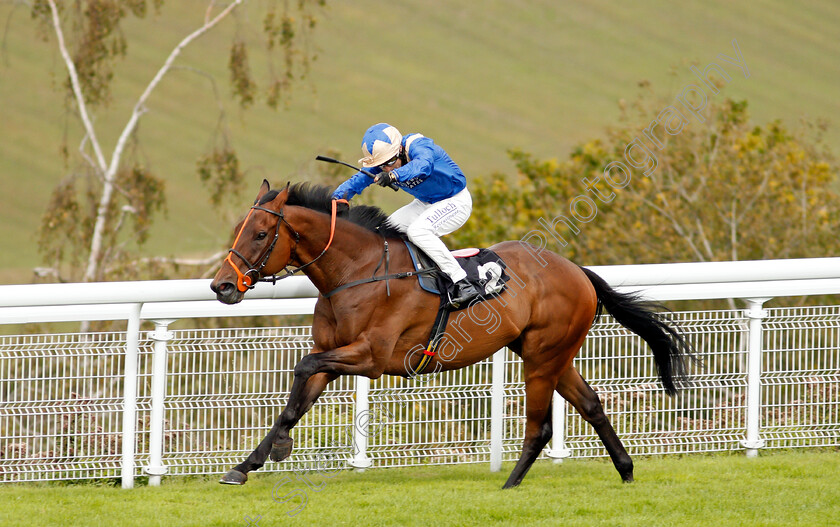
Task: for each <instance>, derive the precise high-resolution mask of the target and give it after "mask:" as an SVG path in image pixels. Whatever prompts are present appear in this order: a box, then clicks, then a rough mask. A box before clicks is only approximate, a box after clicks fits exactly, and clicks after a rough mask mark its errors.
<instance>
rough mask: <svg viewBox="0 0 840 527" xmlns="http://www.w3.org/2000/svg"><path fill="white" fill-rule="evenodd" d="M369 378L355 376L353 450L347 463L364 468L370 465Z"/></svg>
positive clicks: (360, 468) (357, 467)
mask: <svg viewBox="0 0 840 527" xmlns="http://www.w3.org/2000/svg"><path fill="white" fill-rule="evenodd" d="M369 393H370V379H368V378H367V377H364V376H362V375H357V376H356V404H355V408H354V410H353V431H352V433H351V437H352V439H353V452H352V454H351V456H350V461H349V462H348V463H349V465H350V466H351V467H353V468H356V469H359V470H364V469H366V468H369V467H370V465H371V462H370V458H369V457H368V455H367V448H368V432H369V430H370V399H369V397H368V394H369Z"/></svg>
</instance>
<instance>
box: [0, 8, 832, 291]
mask: <svg viewBox="0 0 840 527" xmlns="http://www.w3.org/2000/svg"><path fill="white" fill-rule="evenodd" d="M205 5H206V2H203V1H197V0H184V1H179V2H166V3H165V4H164V7H163V11H162V14H161V16H160V17H159V18H156V19H154V20H146V21H141V22H136V23H132V24H131V25H129V27H128V28H127V34H128V39H129V50H128V57H127V58H126V60H124V61H123V62H122V63H121V64H120V66H119V69H118V71H117V73H116V75H117V78H118V82H117V84H116V85H115V91H114V102H113V104H112V105H111V106H110V108H109V109H108V111H107V112H99V113H98V114H97V115H96V123H97V128H98V132H99V134H100V139H101V140H102V142H103V143H104V144H105V145H107V148H113V145H114V142H115V139H116V135H117V133H118V131H119V130H121V128H122V127H123V126H124V124H125V121H126V120H127V118H128V116H129V113H130V111H131V108H132V106H133V104H134V101H135V100H136V98H137V96H138V95H139V94H140V92H141V91H142V89H143V88H144V87H145V85H146V84H147V83H148V81H149V80H150V79H151V77H152V76H153V75H154V73H155V71H156V70H157V68H159V67H160V65H161V64H162V62H163V60H164V58H165V57H166V55H167V54H168V53H169V51H170V50H171V49H172V47H173V46H174V45H175V44H176V43H177V42H178V41H179V40H180V39H181V38H182V37H183V36H184V35H186V34H187V33H188V32H189V31H190V30H192V29H193V28H195V27H197V26H198V25H199V24H200V21H201V19H202V17H203V13H204V11H203V7H204V6H205ZM246 15H248V16H250V17H251V18H252V19H253V20H254V21H256V20H258V18H257V15H256V13H255V12H254V13H246ZM0 20H2V22H3V24H2V27H4V28H5V30H4V34H3V45H2V50H0V53H1V54H0V122H2V124H3V126H2V127H0V217H1V218H2V220H3V221H2V222H0V241H2V247H3V250H2V252H0V270H2V272H0V282H5V283H9V282H25V281H28V280H29V279H30V276H31V272H30V271H29V269H30V268H31V267H33V266H35V265H39V264H40V262H39V261H38V255H37V251H36V240H37V236H36V228H37V225H38V221H39V218H40V216H41V214H42V213H43V211H44V207H45V205H46V201H47V198H48V195H49V191H50V189H51V188H52V187H53V186H54V185H55V184H56V182H57V181H58V180H59V178H60V177H61V176H62V175H63V174H64V173H66V172H67V171H68V170H73V169H76V168H77V167H64V166H63V165H62V160H61V157H60V155H59V151H58V148H59V144H60V141H61V138H62V137H63V136H64V135H65V134H67V135H68V136H69V137H70V138H71V140H70V147H71V148H76V147H77V145H78V144H79V141H80V139H81V136H80V135H79V129H78V125H77V124H76V122H75V121H74V120H73V118H72V117H71V116H68V115H65V113H64V110H63V104H62V97H63V95H62V94H61V93H60V92H59V90H58V89H57V85H58V84H59V83H61V82H63V79H64V70H63V63H62V62H61V60H60V57H59V55H58V52H57V49H56V47H55V45H54V43H43V42H41V41H40V40H38V38H37V34H38V33H37V31H36V27H35V24H34V23H33V22H32V20H31V19H30V17H29V13H28V10H27V8H25V7H20V8H14V7H13V6H12V5H10V4H9V3H2V4H0ZM234 31H235V24H234V23H232V21H228V22H226V23H225V25H224V27H222V28H221V31H216V32H215V33H211V34H210V35H207V36H205V37H203V38H202V39H200V40H199V41H197V42H195V43H194V44H193V45H192V46H191V47H190V48H188V49H187V51H186V53H185V54H184V55H183V56H182V57H181V58H180V59H179V62H178V64H179V65H182V66H189V67H191V68H200V69H202V70H205V71H209V72H216V73H217V78H219V79H221V80H222V81H223V82H224V81H225V80H226V79H227V75H226V73H225V67H226V63H227V56H226V53H225V49H226V45H227V43H228V42H229V40H230V38H231V36H232V34H233V32H234ZM255 38H256V36H255ZM733 39H737V41H738V44H739V46H740V50H741V52H742V55H743V57H744V61H745V63H746V65H747V67H748V68H749V73H750V76H749V78H745V77H744V75H743V74H742V73H741V72H740V71H738V70H737V68H736V67H735V66H732V65H730V64H726V63H725V62H722V61H721V60H720V59H718V58H717V56H718V54H719V53H723V54H726V55H729V56H734V51H733V48H732V44H731V42H732V40H733ZM316 41H317V43H318V47H319V48H320V52H319V58H318V60H317V61H316V62H315V63H314V65H313V69H312V74H311V77H310V79H309V81H307V83H306V84H301V85H298V86H297V89H296V92H295V95H294V97H293V100H292V103H291V106H290V108H289V109H288V110H280V111H278V112H273V111H270V110H266V109H264V108H262V107H257V108H254V109H251V110H249V111H247V112H244V113H242V112H239V111H237V110H231V111H230V112H231V113H230V115H229V117H230V125H231V127H232V132H233V134H234V137H235V141H236V143H235V146H236V147H237V148H238V149H239V151H240V154H241V159H242V161H243V162H244V164H245V166H246V167H247V169H248V172H247V174H248V177H249V178H250V179H252V180H253V182H252V184H251V186H252V187H253V189H254V192H256V189H257V187H258V185H259V182H260V181H261V180H262V178H264V177H265V178H268V179H269V180H270V181H272V182H274V183H276V184H280V183H282V182H285V181H287V180H289V179H291V180H293V181H295V180H302V179H304V177H305V176H304V174H306V173H307V172H311V171H312V170H313V169H314V161H312V160H313V158H314V157H315V155H317V154H319V153H324V152H325V151H327V150H328V149H336V150H338V151H340V152H341V153H342V156H343V157H344V158H345V159H346V160H349V161H352V162H355V161H356V159H358V157H359V155H358V150H359V147H358V145H359V142H360V139H361V135H362V133H363V131H364V130H365V129H366V128H367V127H368V126H369V125H370V124H373V123H375V122H379V121H388V122H390V123H392V124H394V125H396V126H397V127H398V128H400V130H402V131H403V132H404V133H406V132H411V131H419V132H422V133H423V134H425V135H427V136H430V137H432V138H434V139H435V141H436V142H437V143H438V144H440V145H442V146H443V147H444V148H446V149H447V150H448V151H449V152H450V153H451V154H452V156H453V157H454V158H455V159H456V160H457V161H458V162H459V164H461V166H462V167H464V169H465V170H466V171H467V173H468V175H470V174H474V175H477V174H486V173H488V172H491V171H510V170H511V168H512V164H511V163H510V162H509V161H508V159H507V155H506V150H507V149H509V148H512V147H520V148H523V149H524V150H526V151H530V152H533V153H534V154H536V155H538V156H540V157H563V156H565V155H567V153H568V150H569V148H570V147H571V146H572V145H574V144H575V143H577V142H580V141H583V140H585V139H588V138H591V137H593V136H598V135H599V134H601V133H602V130H603V128H604V127H605V126H606V125H609V124H610V123H613V122H614V121H615V119H616V116H617V114H618V110H617V102H618V101H619V100H620V99H622V98H623V99H632V98H633V97H634V96H635V95H636V94H637V89H638V88H637V82H638V81H639V80H642V79H646V80H650V81H651V82H652V83H653V86H654V88H655V90H656V92H657V93H658V94H660V95H662V96H664V97H667V98H673V97H675V96H677V95H678V94H679V92H680V91H681V90H682V88H683V87H684V86H685V85H687V84H689V83H693V82H698V81H697V79H696V77H694V75H693V74H692V73H691V72H690V71H689V68H688V66H689V64H690V62H691V61H696V62H697V63H698V65H699V66H700V67H701V68H702V67H703V66H705V65H706V64H708V63H710V62H717V63H718V64H720V65H722V66H724V67H726V69H727V71H728V72H729V73H730V74H731V75H732V80H731V82H730V83H729V84H728V85H727V86H726V87H725V88H724V89H723V93H722V94H721V95H720V96H721V97H722V96H731V97H739V98H747V99H748V100H749V101H750V107H751V111H752V114H753V116H754V118H755V119H756V120H757V121H758V122H764V121H766V120H768V119H774V118H782V119H785V120H786V121H787V122H789V123H791V124H794V123H795V122H796V120H797V119H799V118H801V117H812V118H813V117H818V116H819V117H827V118H829V119H831V120H834V121H835V123H836V124H837V125H838V126H840V123H837V121H838V119H837V117H838V116H840V111H839V110H840V100H838V99H837V97H836V94H837V93H838V88H840V69H838V68H837V56H838V51H840V4H837V3H836V2H832V1H831V0H822V1H815V2H811V3H809V5H807V6H802V5H800V3H795V2H782V1H771V0H760V1H753V2H748V3H747V2H744V3H738V4H736V5H733V4H732V3H731V2H724V1H713V2H703V3H698V2H691V3H675V2H674V3H662V2H651V1H644V2H623V3H618V2H606V1H593V2H577V3H566V2H562V3H561V2H554V1H550V0H538V1H537V0H535V1H530V2H512V1H501V0H498V1H486V2H454V1H446V2H434V3H431V2H421V1H417V0H411V1H406V2H399V3H397V2H388V3H385V2H374V1H370V0H360V1H355V2H339V1H335V0H333V1H330V2H329V3H328V7H327V9H326V11H325V12H324V13H323V14H322V16H321V23H320V26H319V27H318V29H317V31H316ZM219 86H220V90H221V91H222V93H223V94H225V95H227V94H228V93H229V88H228V87H227V86H226V85H225V84H223V83H222V84H220V85H219ZM148 109H149V113H147V114H146V115H145V116H144V117H143V120H142V123H141V127H140V129H141V135H142V138H143V141H144V147H143V155H144V156H146V158H147V159H148V162H149V164H150V166H151V167H152V169H153V170H154V171H156V172H157V173H158V174H161V175H165V176H166V178H167V181H168V183H167V185H168V186H167V196H168V200H169V213H168V217H167V218H160V219H159V220H158V223H157V224H156V227H155V231H154V233H153V235H152V238H151V241H150V243H149V251H150V253H152V254H155V255H164V256H170V255H176V254H177V255H200V254H209V253H211V252H212V251H215V250H218V249H220V248H222V246H223V245H224V244H225V241H226V239H227V237H228V234H229V230H230V228H231V222H230V219H229V218H222V217H220V215H219V214H218V213H216V212H215V211H214V210H212V208H211V207H210V205H209V200H208V199H207V195H206V192H204V191H203V190H202V188H201V186H200V184H199V182H198V178H197V177H196V175H195V160H196V158H197V156H198V155H199V153H201V152H202V151H204V150H205V149H206V148H207V147H208V145H209V144H210V141H211V133H212V130H213V129H214V127H215V126H216V113H215V109H216V103H215V102H214V99H213V95H212V89H211V87H210V85H209V83H208V81H207V80H206V79H205V78H204V77H203V76H200V75H196V74H195V73H193V72H191V71H188V70H178V71H174V72H172V74H171V75H170V76H169V77H167V79H166V80H165V81H164V83H163V84H162V85H161V87H160V90H159V91H158V92H156V93H155V95H154V96H153V97H152V99H151V101H150V104H149V105H148ZM653 117H654V116H651V118H653ZM829 139H830V141H829V142H830V143H832V144H837V142H838V139H840V131H838V129H837V128H835V129H833V130H832V131H831V133H830V136H829ZM348 175H349V170H348ZM371 191H372V192H376V191H380V189H378V188H372V190H371ZM380 192H381V194H382V195H383V196H385V197H384V198H383V199H387V200H391V201H383V202H382V203H383V205H384V206H385V208H386V209H389V210H391V209H393V208H394V207H396V206H397V205H398V204H400V203H403V202H405V201H407V196H405V195H401V197H399V198H396V197H395V195H390V193H388V194H389V195H386V194H385V193H384V192H382V191H380ZM249 194H250V191H249ZM245 205H247V202H243V203H242V206H243V210H244V207H245Z"/></svg>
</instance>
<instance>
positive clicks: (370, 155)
mask: <svg viewBox="0 0 840 527" xmlns="http://www.w3.org/2000/svg"><path fill="white" fill-rule="evenodd" d="M401 144H402V135H401V134H400V131H399V130H397V129H396V128H394V127H393V126H391V125H390V124H388V123H379V124H375V125H373V126H371V127H370V128H368V129H367V132H365V137H364V138H363V139H362V154H363V155H364V157H363V158H361V159H359V163H361V164H362V166H363V167H364V168H371V167H377V166H379V165H381V164H383V163H386V162H388V161H389V160H390V159H391V158H393V157H394V156H396V155H397V154H399V153H400V145H401Z"/></svg>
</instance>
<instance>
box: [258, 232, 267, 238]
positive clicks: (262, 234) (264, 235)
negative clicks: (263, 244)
mask: <svg viewBox="0 0 840 527" xmlns="http://www.w3.org/2000/svg"><path fill="white" fill-rule="evenodd" d="M266 236H268V233H266V232H265V231H260V232H259V233H258V234H257V240H264V239H265V237H266Z"/></svg>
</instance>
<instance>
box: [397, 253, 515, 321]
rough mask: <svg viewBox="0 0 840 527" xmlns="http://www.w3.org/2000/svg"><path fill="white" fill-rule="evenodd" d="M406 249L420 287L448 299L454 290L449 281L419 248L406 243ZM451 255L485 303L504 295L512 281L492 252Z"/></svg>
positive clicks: (503, 265) (503, 264) (501, 262)
mask: <svg viewBox="0 0 840 527" xmlns="http://www.w3.org/2000/svg"><path fill="white" fill-rule="evenodd" d="M405 246H406V248H407V249H408V254H409V255H410V256H411V261H412V263H413V264H414V270H415V271H416V272H417V278H418V280H419V281H420V287H421V288H422V289H423V290H424V291H427V292H429V293H432V294H434V295H440V296H441V297H443V299H447V298H449V295H448V294H449V293H450V292H451V290H452V289H453V287H454V286H453V284H452V281H451V280H450V279H449V277H448V276H446V274H444V272H443V271H441V270H440V267H438V265H437V264H436V263H435V262H434V261H433V260H432V259H431V258H429V256H428V255H427V254H426V253H424V252H423V251H421V250H420V249H419V248H418V247H417V246H416V245H414V244H413V243H411V242H410V241H408V240H405ZM451 252H452V256H454V257H455V261H457V262H458V263H459V264H460V265H461V268H462V269H463V270H464V272H466V273H467V280H468V281H469V282H470V283H472V285H474V286H475V288H476V289H477V290H478V291H480V292H481V294H482V297H484V298H485V299H486V298H487V297H492V296H494V295H498V294H500V293H501V292H502V291H504V289H505V283H506V282H507V281H508V280H509V279H510V277H509V276H508V275H507V273H505V269H507V266H506V265H505V263H504V262H503V261H502V259H501V258H500V257H499V256H498V255H497V254H496V253H495V252H493V251H491V250H490V249H475V248H469V249H459V250H456V251H451ZM442 303H443V300H442ZM464 307H467V306H464ZM464 307H462V308H460V309H463V308H464ZM455 311H458V310H457V309H456V310H455Z"/></svg>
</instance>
